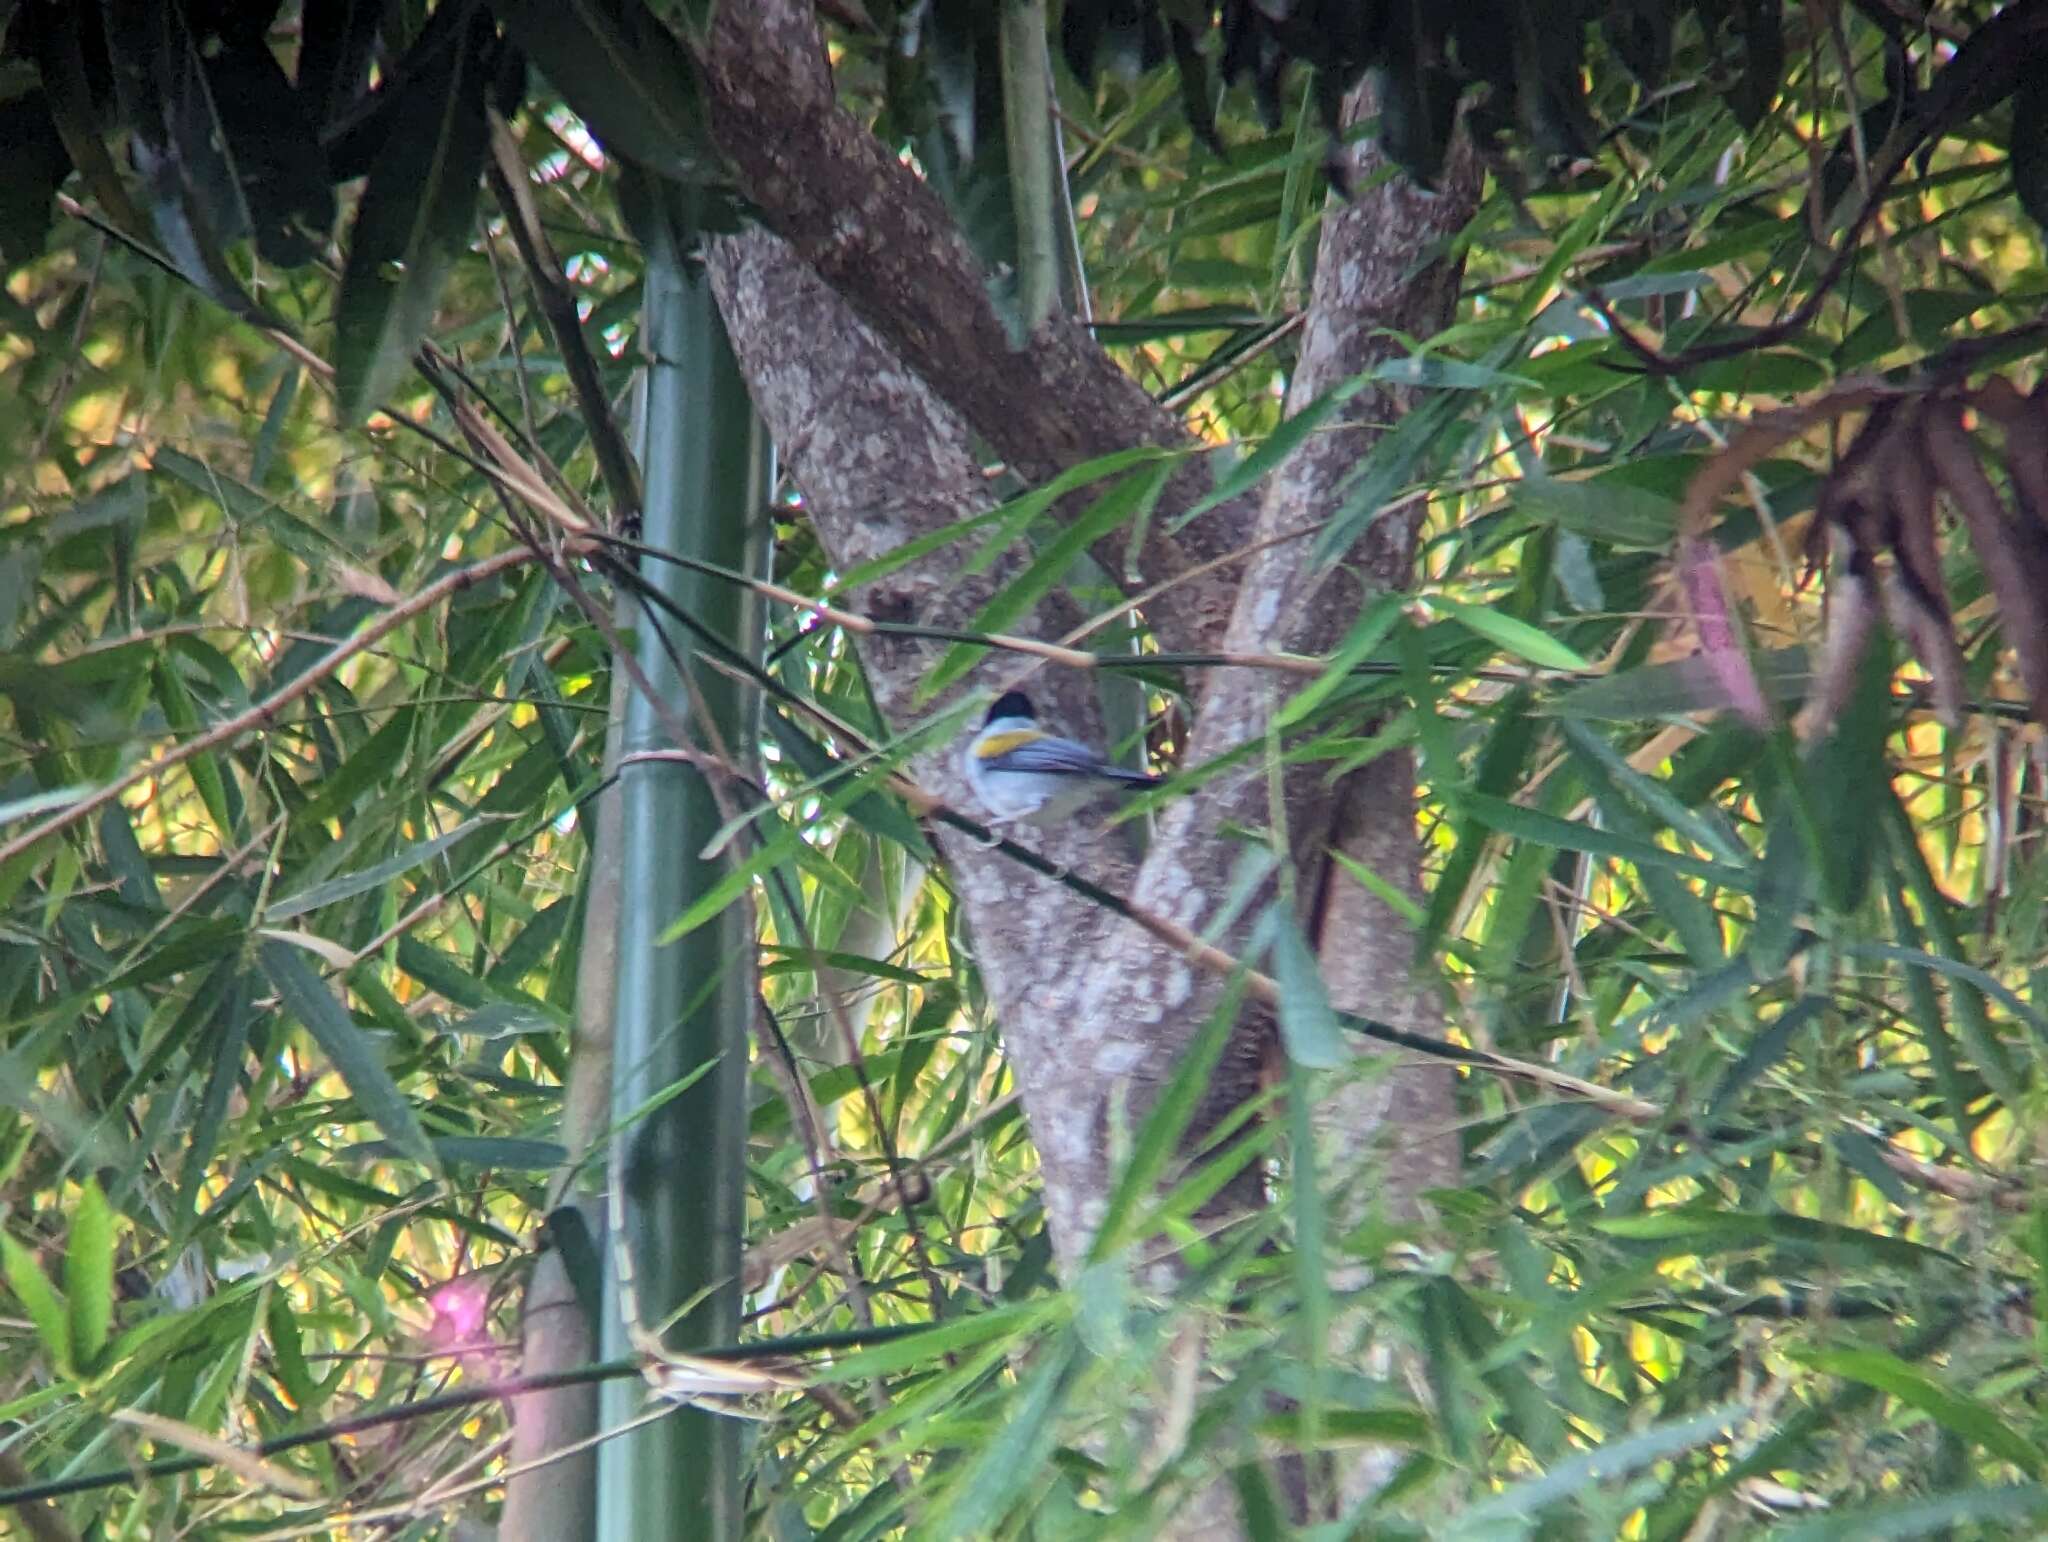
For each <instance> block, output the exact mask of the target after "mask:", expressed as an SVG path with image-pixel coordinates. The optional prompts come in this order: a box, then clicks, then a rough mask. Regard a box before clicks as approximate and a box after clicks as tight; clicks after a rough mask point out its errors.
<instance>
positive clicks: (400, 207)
mask: <svg viewBox="0 0 2048 1542" xmlns="http://www.w3.org/2000/svg"><path fill="white" fill-rule="evenodd" d="M494 37H495V31H494V27H493V23H492V20H491V16H490V13H489V12H488V11H487V10H485V9H484V8H483V7H481V6H479V7H478V8H477V9H476V11H475V12H474V13H473V14H472V15H471V17H470V18H469V21H468V22H467V23H466V24H465V26H464V27H463V30H462V35H461V36H460V37H459V38H458V39H457V40H456V42H455V44H454V45H453V46H452V47H448V48H446V49H444V50H442V52H441V53H440V54H439V55H438V56H437V57H436V58H435V59H434V60H433V61H432V62H431V64H429V65H428V66H427V67H426V68H425V69H423V70H422V71H421V72H420V73H419V74H418V75H416V76H413V77H411V78H409V79H405V80H403V81H402V82H401V83H400V84H399V85H397V86H396V87H395V89H398V90H401V91H402V92H403V93H404V96H403V98H402V99H401V101H400V102H399V104H398V105H397V109H396V113H395V116H394V121H393V124H392V130H391V135H390V138H389V140H388V141H387V142H386V144H385V148H384V152H383V154H381V155H380V156H379V157H378V158H377V161H376V164H375V165H374V166H373V167H372V168H371V171H370V180H369V182H368V183H367V184H366V185H365V187H364V188H363V196H362V201H361V203H359V204H358V205H357V206H356V217H355V222H354V224H353V225H352V226H351V227H350V233H349V242H348V260H347V263H346V265H345V266H344V268H343V270H342V277H341V293H340V297H339V298H338V299H337V301H336V302H335V316H334V320H335V348H334V353H335V377H336V384H337V388H338V390H339V394H340V412H341V416H342V418H343V419H344V420H345V421H347V422H350V423H355V422H360V421H361V420H362V419H363V418H364V417H366V416H368V415H369V413H370V412H371V411H372V410H373V409H374V408H375V407H376V406H377V404H378V403H379V402H380V401H381V400H382V399H383V397H384V395H385V393H387V392H388V391H390V389H391V388H392V387H393V386H394V385H396V384H397V383H398V380H399V377H400V376H401V375H403V374H404V372H405V368H406V363H407V361H408V360H409V359H410V358H411V356H412V351H413V349H414V348H415V347H416V346H417V345H418V343H419V341H420V339H422V338H423V337H425V336H426V335H427V330H428V328H429V327H430V326H431V325H432V324H433V320H434V310H435V306H436V303H437V302H438V301H439V299H440V295H441V285H442V282H443V281H444V280H445V279H446V278H447V276H448V271H449V269H450V268H451V267H452V266H453V265H454V262H455V258H456V255H457V254H458V253H459V252H461V251H462V250H463V248H464V247H465V246H467V245H468V243H469V240H470V236H471V233H472V232H471V228H470V227H471V223H472V215H473V214H474V212H475V209H476V193H477V179H478V178H479V177H480V176H481V175H482V173H483V163H484V149H485V143H486V138H485V123H484V88H485V86H486V84H487V83H488V76H489V57H490V53H491V50H492V48H493V46H494V43H493V39H494Z"/></svg>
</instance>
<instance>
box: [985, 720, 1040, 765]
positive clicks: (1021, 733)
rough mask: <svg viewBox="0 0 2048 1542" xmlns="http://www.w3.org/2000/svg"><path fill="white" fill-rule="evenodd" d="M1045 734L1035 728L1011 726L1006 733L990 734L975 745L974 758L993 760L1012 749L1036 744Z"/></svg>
mask: <svg viewBox="0 0 2048 1542" xmlns="http://www.w3.org/2000/svg"><path fill="white" fill-rule="evenodd" d="M1045 737H1046V735H1045V734H1044V732H1043V731H1042V730H1040V729H1036V728H1013V729H1011V730H1010V731H1009V732H1008V733H1000V734H990V735H989V736H988V737H987V738H986V739H984V740H982V741H981V743H980V744H978V745H976V746H975V749H974V753H975V756H976V758H978V759H981V760H993V759H995V758H996V756H998V755H1007V754H1009V753H1010V751H1012V750H1017V749H1022V748H1023V747H1024V746H1025V745H1027V744H1036V743H1037V742H1038V741H1039V740H1040V739H1043V738H1045Z"/></svg>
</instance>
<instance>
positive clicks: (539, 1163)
mask: <svg viewBox="0 0 2048 1542" xmlns="http://www.w3.org/2000/svg"><path fill="white" fill-rule="evenodd" d="M427 1144H428V1145H429V1146H431V1147H432V1148H433V1151H434V1154H435V1155H436V1156H437V1157H439V1158H440V1159H441V1163H442V1165H443V1166H444V1167H449V1168H455V1167H503V1168H509V1169H511V1170H513V1171H517V1172H535V1173H547V1172H553V1171H554V1170H555V1169H556V1168H558V1167H560V1166H561V1165H562V1164H563V1163H564V1162H566V1161H568V1160H569V1152H568V1148H567V1147H565V1146H563V1145H562V1144H560V1143H559V1142H557V1141H552V1140H522V1139H520V1138H518V1137H516V1136H510V1135H430V1136H428V1137H427ZM342 1155H343V1156H348V1157H355V1158H357V1159H359V1160H364V1161H372V1160H378V1159H382V1158H386V1157H395V1156H404V1155H406V1153H405V1152H404V1151H401V1150H400V1149H399V1148H398V1147H397V1146H396V1145H394V1144H393V1143H392V1142H390V1141H388V1140H366V1141H361V1142H358V1143H357V1144H356V1145H353V1146H350V1147H347V1148H346V1149H345V1150H344V1151H343V1152H342Z"/></svg>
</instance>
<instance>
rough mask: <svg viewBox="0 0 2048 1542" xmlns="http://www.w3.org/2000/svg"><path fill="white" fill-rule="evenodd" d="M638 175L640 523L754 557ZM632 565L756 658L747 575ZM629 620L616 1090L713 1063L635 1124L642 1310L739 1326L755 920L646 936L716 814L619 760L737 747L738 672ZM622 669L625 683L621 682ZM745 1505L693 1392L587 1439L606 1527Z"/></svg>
mask: <svg viewBox="0 0 2048 1542" xmlns="http://www.w3.org/2000/svg"><path fill="white" fill-rule="evenodd" d="M635 180H636V183H637V186H635V187H631V188H628V189H624V190H623V191H624V193H625V194H626V196H624V197H623V198H622V203H623V204H624V205H625V207H626V208H627V209H628V211H629V217H630V218H631V220H632V223H633V225H634V228H635V233H636V234H637V235H638V236H639V238H640V240H641V242H642V244H643V245H644V247H645V249H646V259H647V262H646V277H645V287H646V299H645V310H644V313H643V315H644V333H643V335H644V338H645V348H646V352H647V365H646V376H645V391H644V397H643V410H642V412H641V425H640V433H639V440H640V445H639V453H640V464H641V472H642V479H643V484H644V488H645V500H646V501H645V516H644V519H645V522H644V525H643V529H642V538H643V540H644V542H645V544H646V545H647V546H648V547H650V548H652V549H653V550H654V551H657V552H673V553H675V554H677V555H678V556H686V557H691V558H695V559H698V560H701V561H704V562H708V563H712V564H716V565H718V566H721V567H728V568H735V569H739V570H742V571H751V570H753V569H754V568H755V567H756V560H755V557H754V554H753V551H750V546H751V545H752V533H753V532H754V531H756V530H757V529H760V528H762V526H763V522H762V521H760V520H759V519H758V518H757V517H756V516H757V515H758V513H759V511H760V510H762V509H763V508H765V506H766V504H767V501H768V493H769V475H770V454H769V451H768V450H767V447H766V439H765V436H764V435H763V434H762V433H761V431H760V428H759V425H758V423H757V421H756V419H755V418H754V415H753V409H752V405H751V403H750V402H749V400H748V398H747V393H746V387H745V384H744V382H743V381H742V379H741V377H740V374H739V370H738V367H737V366H736V364H735V363H734V361H733V358H732V354H731V351H730V349H729V347H728V345H727V343H726V340H725V333H724V329H723V327H722V325H721V323H720V321H719V318H718V312H717V308H716V306H715V305H714V304H713V301H712V298H711V291H710V288H709V286H708V284H706V283H705V281H704V278H703V273H702V269H701V268H699V267H697V266H696V265H695V264H693V263H691V262H689V261H688V256H689V252H690V246H691V232H692V230H693V228H694V220H693V219H692V213H693V211H692V208H691V207H690V205H689V202H688V200H687V197H686V195H684V194H682V193H681V192H679V191H678V190H676V189H674V188H671V187H668V186H666V185H662V184H655V183H653V182H652V181H651V179H649V180H639V179H635ZM640 573H641V577H642V578H643V579H644V580H645V582H646V583H647V584H648V585H649V586H651V587H652V588H653V589H655V590H657V591H659V592H660V593H661V594H662V595H664V596H665V597H666V598H667V599H668V600H669V601H670V602H672V603H673V604H674V605H675V606H676V607H677V608H678V609H679V610H681V611H682V612H684V613H687V614H688V615H690V616H691V617H692V618H693V619H694V620H696V621H698V622H699V623H701V624H702V625H703V626H704V627H705V628H706V629H708V630H709V631H710V632H712V633H714V634H715V635H716V636H718V637H721V638H724V639H726V640H728V641H729V642H730V643H731V644H732V646H734V647H735V648H736V649H738V650H739V651H741V652H742V653H744V654H746V655H747V656H748V657H750V658H754V659H758V658H759V656H760V647H761V643H760V638H761V623H760V614H759V609H758V606H757V604H756V602H755V600H754V598H753V596H752V595H751V594H750V593H748V591H746V590H744V589H742V588H740V587H738V586H735V585H733V584H730V583H726V582H722V581H720V580H719V579H717V578H714V577H711V576H709V575H707V574H705V573H702V572H700V571H695V570H692V569H689V568H686V567H683V566H681V565H679V564H677V563H674V562H665V561H659V560H653V559H643V560H642V562H641V566H640ZM664 630H665V631H666V633H667V639H666V644H667V645H666V646H665V645H664V642H663V638H662V637H661V636H660V635H658V634H659V633H661V632H663V631H664ZM634 636H635V639H636V642H635V653H636V655H637V657H638V660H639V664H640V668H641V669H642V670H643V671H644V672H645V674H646V676H647V678H648V680H649V682H650V684H651V686H652V688H653V690H654V691H655V693H656V694H657V695H658V696H659V697H661V698H662V700H661V701H660V702H658V703H657V702H653V701H649V700H646V699H644V698H643V697H642V696H641V695H640V693H639V692H637V691H635V692H634V693H633V696H632V698H631V699H630V700H629V701H628V702H627V705H626V723H625V738H624V749H625V751H626V755H627V759H626V762H625V764H624V765H623V767H622V769H621V772H620V778H619V791H620V804H621V808H620V824H619V827H620V835H621V854H620V863H621V873H620V881H621V904H620V914H619V932H618V943H619V947H618V964H617V972H618V983H617V996H616V1002H617V1012H616V1019H615V1023H614V1052H613V1053H614V1058H613V1070H612V1107H613V1110H614V1112H615V1116H623V1115H624V1114H625V1113H627V1112H628V1111H630V1110H632V1109H635V1108H638V1107H641V1106H642V1105H644V1104H645V1103H646V1102H647V1101H648V1100H649V1099H651V1098H653V1097H654V1096H655V1095H656V1094H657V1093H659V1092H661V1091H662V1090H663V1089H664V1088H666V1087H669V1086H671V1085H673V1084H674V1083H676V1082H677V1081H680V1080H681V1079H683V1078H684V1077H686V1076H689V1075H690V1074H691V1073H693V1072H695V1071H697V1070H698V1069H699V1068H700V1067H702V1066H704V1065H705V1064H707V1063H711V1064H713V1065H715V1069H714V1070H712V1071H711V1072H710V1073H709V1074H707V1075H704V1076H702V1077H701V1078H699V1079H698V1080H697V1081H696V1082H695V1083H694V1084H693V1085H692V1086H690V1087H689V1088H688V1089H687V1090H686V1091H685V1092H683V1093H682V1094H681V1095H680V1096H678V1097H676V1098H674V1099H672V1100H671V1101H669V1102H668V1103H667V1104H666V1105H665V1106H663V1107H662V1108H661V1109H660V1110H659V1111H658V1112H657V1113H655V1114H654V1115H652V1116H650V1117H649V1118H648V1119H646V1120H645V1121H643V1122H642V1123H641V1124H640V1125H639V1126H637V1127H636V1128H635V1129H633V1130H632V1131H630V1132H629V1134H628V1139H627V1143H626V1152H625V1161H624V1169H625V1170H624V1175H623V1176H624V1183H625V1197H626V1211H627V1222H626V1226H627V1242H628V1245H629V1246H630V1247H631V1249H632V1254H633V1263H634V1275H635V1281H636V1284H637V1287H638V1295H639V1310H640V1311H641V1313H642V1314H643V1322H642V1326H645V1327H652V1326H654V1325H655V1324H657V1323H659V1322H661V1321H663V1320H665V1319H666V1317H667V1315H668V1314H669V1313H671V1312H673V1311H675V1310H676V1309H677V1308H678V1307H680V1306H683V1305H685V1304H686V1303H693V1302H694V1303H695V1304H694V1305H692V1306H691V1307H690V1310H689V1311H687V1312H686V1313H684V1315H683V1316H682V1318H681V1319H680V1320H679V1321H678V1322H677V1323H676V1325H675V1326H674V1327H673V1328H672V1329H671V1330H670V1332H669V1334H668V1336H667V1337H668V1342H669V1343H670V1344H671V1345H673V1346H674V1347H676V1348H678V1349H688V1348H691V1347H693V1346H696V1345H703V1344H723V1343H729V1342H731V1341H732V1339H733V1337H734V1336H735V1334H736V1333H737V1331H738V1327H739V1266H740V1225H741V1219H742V1206H743V1200H744V1194H745V1187H744V1185H745V1166H744V1157H745V1134H746V1103H745V1076H746V1061H747V1023H748V1017H749V1012H750V1010H751V1005H752V1001H753V949H754V936H753V923H752V916H751V914H750V912H749V910H748V908H747V907H746V906H745V905H735V906H733V907H732V908H731V909H730V910H729V911H728V912H727V914H726V915H725V916H724V917H723V918H722V919H721V921H720V922H719V923H717V924H715V925H711V926H706V927H704V928H701V929H700V930H698V931H696V932H693V933H691V934H690V935H689V936H687V937H684V938H682V939H679V940H678V941H676V942H673V943H670V944H668V945H667V946H665V947H664V946H660V945H658V939H659V938H660V936H661V934H662V932H663V931H664V929H665V928H666V927H667V926H668V924H669V922H670V921H672V920H674V918H675V917H676V916H677V915H679V914H681V913H682V911H683V910H684V909H686V908H687V907H688V905H689V904H690V902H691V901H692V900H694V899H695V898H696V897H697V895H698V894H700V893H701V892H702V891H703V889H704V887H705V886H706V885H707V884H711V883H714V882H716V881H717V880H718V878H719V877H720V869H719V865H718V864H717V863H716V862H706V861H703V860H701V859H700V858H699V856H698V853H699V852H700V851H702V850H703V848H704V846H705V844H706V843H707V842H708V841H709V840H710V839H711V837H712V836H713V834H714V833H715V832H716V831H717V830H718V828H719V826H720V824H721V823H722V821H721V819H720V816H719V810H718V807H717V804H716V802H715V800H714V798H713V794H712V789H711V788H710V787H709V786H708V785H707V783H706V782H705V780H704V778H703V776H702V774H701V773H700V772H699V771H698V770H697V769H696V768H695V767H693V766H690V765H686V764H683V763H681V762H678V761H672V760H669V761H644V760H641V761H636V760H633V759H632V758H631V757H632V756H633V755H634V754H635V753H636V752H639V751H646V750H658V749H668V748H673V747H674V746H673V744H672V741H671V738H670V735H669V733H668V732H667V730H666V729H665V728H664V726H663V725H664V722H665V721H666V722H670V723H673V722H675V721H677V720H679V719H681V720H685V721H687V722H688V723H689V726H690V730H691V732H692V734H693V735H695V736H696V738H697V742H698V743H699V744H700V745H709V744H710V743H712V742H714V737H713V734H712V732H711V730H713V729H715V740H716V742H721V743H723V744H724V745H725V746H726V747H727V749H728V750H729V751H730V753H731V754H732V755H734V756H735V757H737V758H740V759H741V760H742V761H744V759H745V758H747V757H748V756H749V755H750V752H751V747H752V740H751V735H750V734H749V733H748V732H747V730H746V722H747V714H746V708H745V704H744V702H743V700H742V692H741V690H740V688H739V687H738V686H737V685H736V684H735V683H734V682H733V681H732V678H731V676H730V675H727V674H723V673H720V672H718V671H716V670H712V669H707V668H701V667H697V649H696V646H695V645H694V644H693V641H692V639H691V638H690V637H689V636H687V635H684V634H682V633H681V632H680V630H679V629H677V628H674V627H672V626H668V625H667V623H666V621H665V619H664V618H663V616H662V613H661V612H660V611H657V610H652V609H650V608H647V607H644V606H643V607H642V608H640V609H639V611H638V613H637V615H636V616H635V618H634ZM679 664H680V669H679V668H678V665H679ZM683 671H688V672H689V677H688V679H687V680H686V679H685V676H684V674H683ZM616 688H617V689H621V690H626V689H630V687H629V686H627V685H626V684H625V683H624V681H623V679H621V680H620V683H619V684H618V686H617V687H616ZM700 703H701V705H702V708H703V710H704V711H705V712H706V713H708V716H709V723H708V724H707V723H706V722H704V721H702V720H700V718H699V712H698V708H699V704H700ZM606 1253H607V1256H606V1265H607V1269H608V1270H609V1269H610V1267H611V1262H612V1261H611V1257H610V1250H609V1249H607V1250H606ZM601 1344H602V1352H603V1353H604V1354H606V1355H617V1354H624V1353H627V1352H628V1351H629V1349H630V1345H629V1344H628V1341H627V1335H626V1329H625V1324H624V1323H623V1321H622V1320H621V1317H620V1311H619V1292H618V1288H617V1281H616V1280H612V1281H611V1282H610V1288H609V1289H608V1290H607V1291H606V1316H605V1322H604V1330H603V1337H602V1340H601ZM641 1396H642V1394H641V1392H640V1390H639V1389H638V1388H636V1387H632V1386H629V1385H625V1384H614V1385H610V1386H607V1387H606V1389H605V1391H604V1393H603V1397H602V1407H601V1411H600V1419H601V1422H602V1423H603V1424H604V1425H606V1426H611V1425H617V1424H620V1423H623V1422H624V1421H625V1420H626V1419H628V1418H630V1417H631V1416H632V1414H633V1413H634V1412H635V1411H636V1410H637V1408H638V1407H639V1405H640V1400H641ZM741 1519H742V1517H741V1507H740V1480H739V1427H738V1425H737V1424H736V1422H735V1421H733V1420H731V1419H728V1418H723V1417H720V1416H718V1415H714V1414H709V1413H705V1412H702V1411H699V1410H686V1411H684V1412H681V1413H678V1414H677V1415H676V1416H675V1417H673V1418H671V1419H665V1420H661V1421H659V1422H657V1423H654V1424H651V1425H648V1426H646V1427H644V1428H642V1429H640V1430H638V1431H636V1432H634V1433H633V1434H631V1435H627V1436H622V1437H621V1438H619V1439H616V1440H612V1441H608V1442H607V1443H606V1444H605V1446H604V1447H603V1449H602V1451H601V1453H600V1456H599V1459H598V1507H597V1529H596V1536H597V1537H598V1538H599V1539H601V1542H649V1539H654V1538H661V1537H688V1538H691V1539H693V1542H696V1539H704V1542H722V1539H729V1538H737V1537H738V1536H739V1535H740V1530H741Z"/></svg>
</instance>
